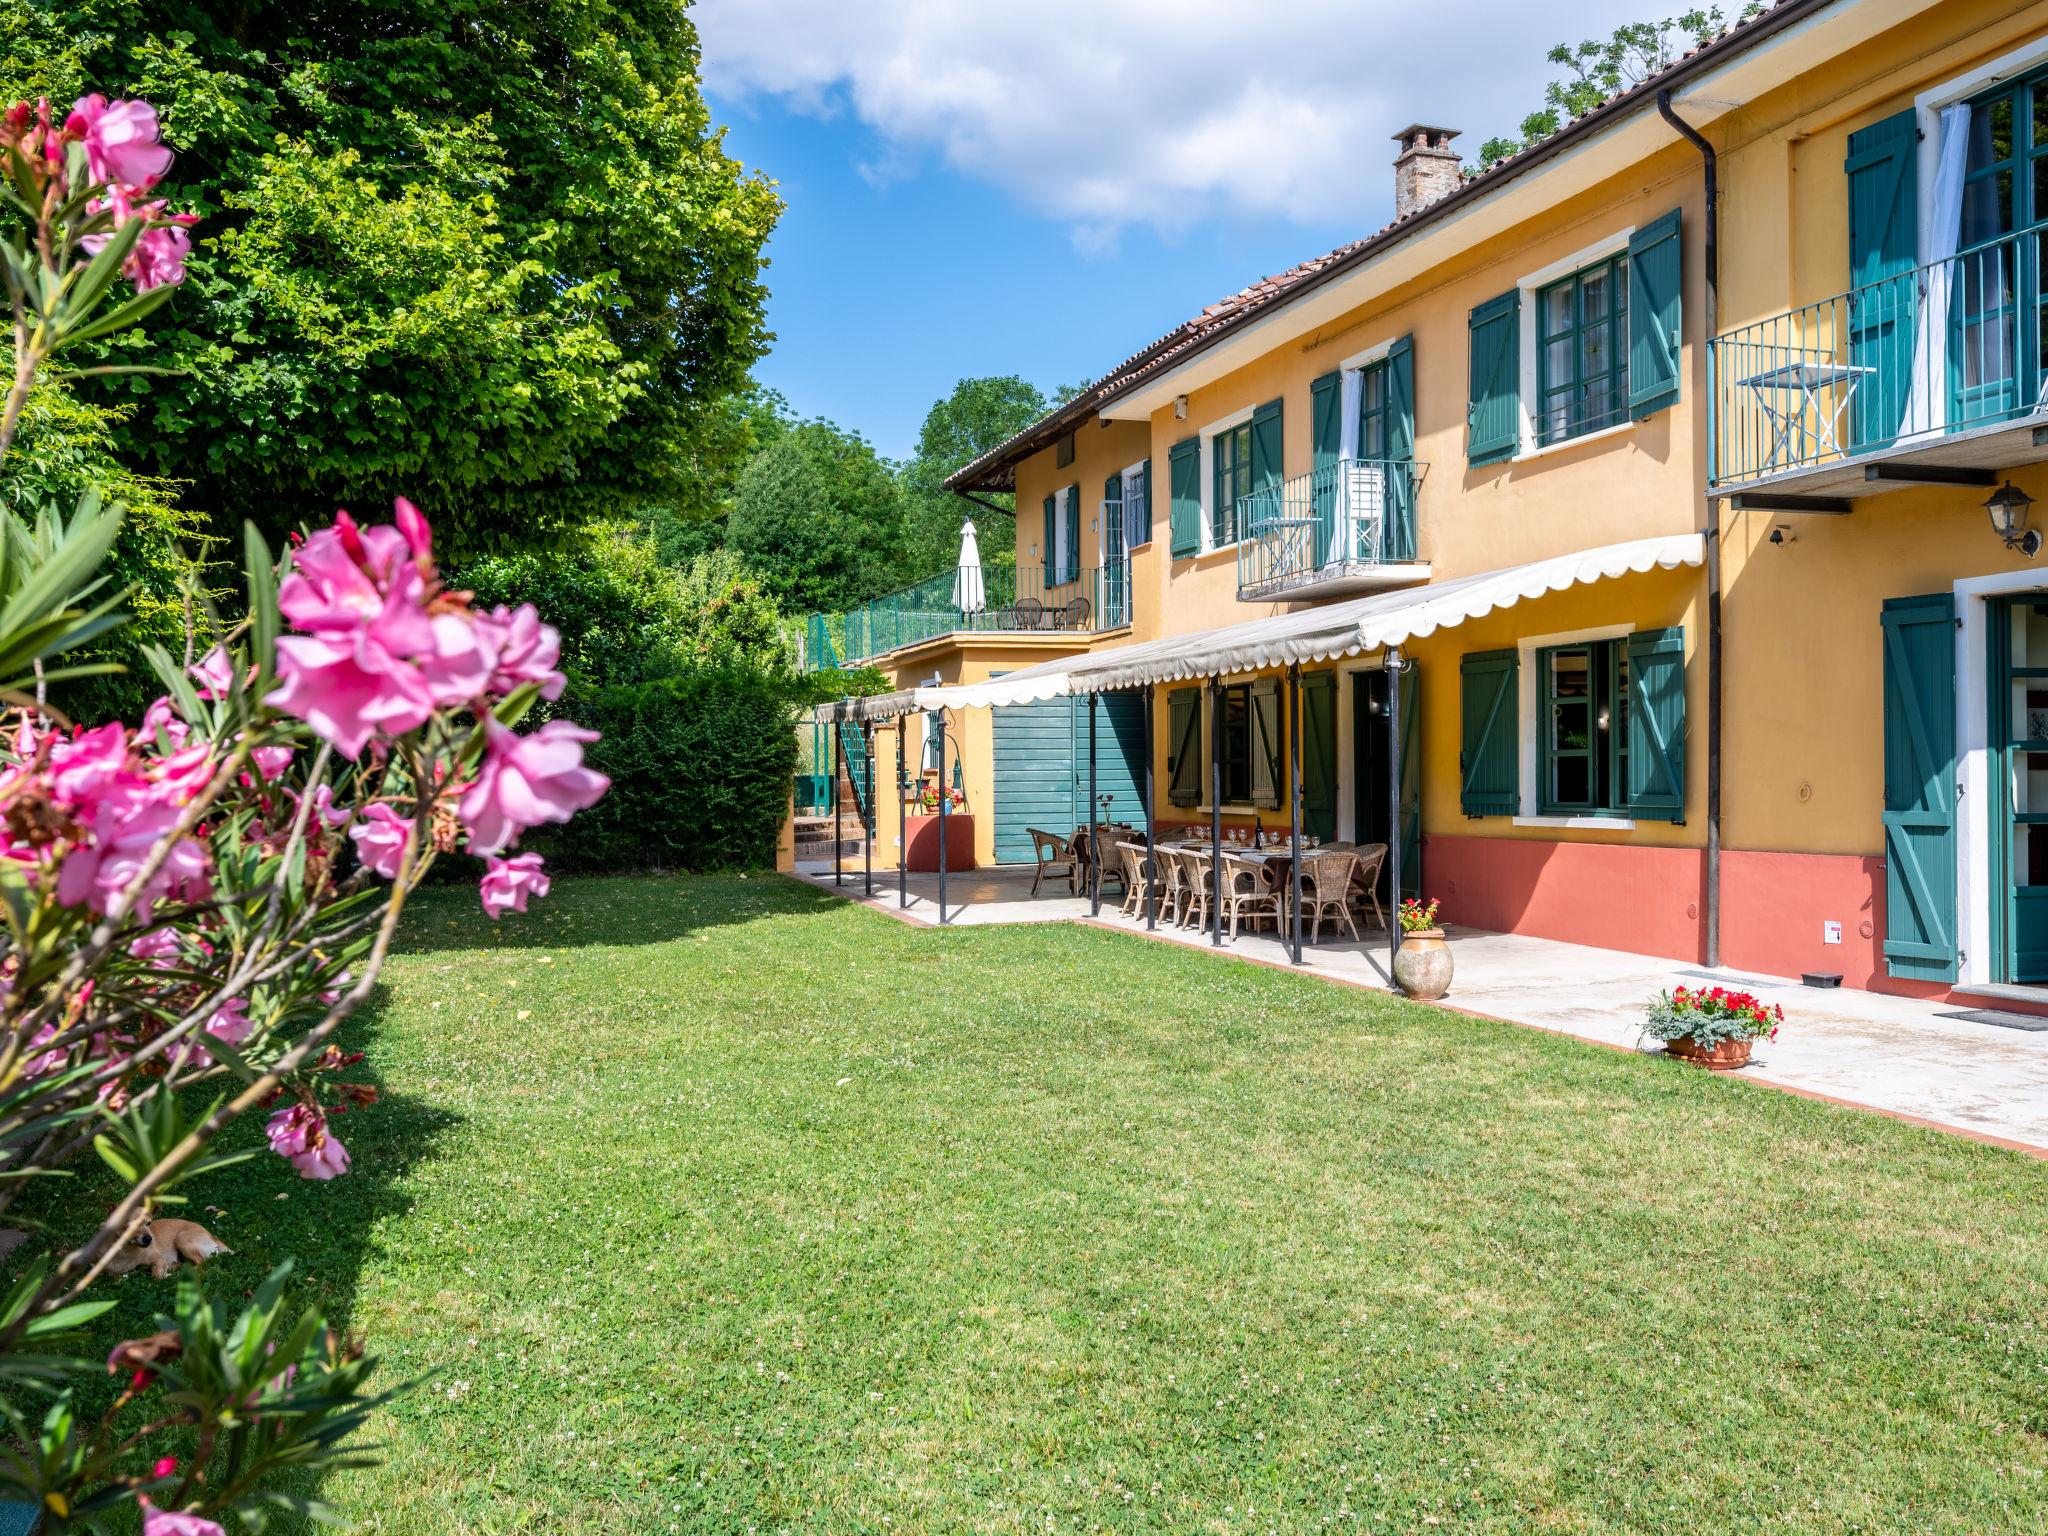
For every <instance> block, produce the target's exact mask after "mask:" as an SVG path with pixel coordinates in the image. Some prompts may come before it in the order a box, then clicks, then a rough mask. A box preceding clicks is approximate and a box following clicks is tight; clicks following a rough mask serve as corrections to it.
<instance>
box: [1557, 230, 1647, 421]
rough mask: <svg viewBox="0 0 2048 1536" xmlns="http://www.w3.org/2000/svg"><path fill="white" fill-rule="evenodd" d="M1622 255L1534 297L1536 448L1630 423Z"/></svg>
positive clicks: (1626, 284) (1625, 283)
mask: <svg viewBox="0 0 2048 1536" xmlns="http://www.w3.org/2000/svg"><path fill="white" fill-rule="evenodd" d="M1628 300H1629V276H1628V257H1627V256H1626V255H1625V254H1623V253H1621V252H1617V253H1616V254H1614V255H1613V256H1609V257H1607V258H1606V259H1604V260H1601V261H1596V262H1594V263H1592V264H1591V265H1590V266H1584V267H1581V268H1580V269H1579V270H1578V271H1576V272H1574V273H1572V274H1571V275H1570V276H1569V277H1564V278H1560V279H1559V280H1558V281H1556V282H1554V283H1550V284H1547V285H1546V286H1544V287H1542V288H1540V289H1538V290H1537V292H1536V411H1535V417H1536V442H1537V444H1538V445H1539V446H1547V445H1548V444H1551V443H1561V442H1563V441H1565V440H1566V439H1567V438H1573V437H1583V436H1585V435H1586V434H1587V433H1588V432H1599V431H1602V430H1604V429H1606V428H1608V427H1612V426H1616V425H1618V424H1619V423H1621V422H1623V421H1626V420H1627V419H1628V413H1629V378H1628V365H1629V341H1628V337H1629V314H1628Z"/></svg>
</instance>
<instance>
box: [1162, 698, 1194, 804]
mask: <svg viewBox="0 0 2048 1536" xmlns="http://www.w3.org/2000/svg"><path fill="white" fill-rule="evenodd" d="M1166 745H1167V754H1166V782H1167V793H1166V797H1167V799H1169V800H1171V801H1172V802H1173V803H1174V804H1175V805H1200V804H1201V803H1202V690H1201V689H1199V688H1176V689H1174V690H1173V692H1171V693H1169V694H1168V695H1167V696H1166Z"/></svg>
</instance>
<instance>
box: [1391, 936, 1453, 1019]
mask: <svg viewBox="0 0 2048 1536" xmlns="http://www.w3.org/2000/svg"><path fill="white" fill-rule="evenodd" d="M1394 985H1395V986H1397V987H1399V988H1400V989H1401V990H1402V991H1403V992H1405V993H1406V994H1407V995H1408V996H1410V997H1412V998H1414V999H1415V1000H1416V1001H1417V1002H1423V1003H1427V1002H1433V1001H1435V1000H1436V999H1437V998H1439V997H1442V996H1443V995H1444V994H1445V993H1446V992H1448V991H1450V990H1451V946H1450V945H1449V944H1447V943H1445V942H1444V931H1443V929H1441V928H1423V929H1419V930H1417V931H1416V932H1414V933H1404V934H1402V935H1401V947H1400V948H1399V949H1397V950H1395V951H1394Z"/></svg>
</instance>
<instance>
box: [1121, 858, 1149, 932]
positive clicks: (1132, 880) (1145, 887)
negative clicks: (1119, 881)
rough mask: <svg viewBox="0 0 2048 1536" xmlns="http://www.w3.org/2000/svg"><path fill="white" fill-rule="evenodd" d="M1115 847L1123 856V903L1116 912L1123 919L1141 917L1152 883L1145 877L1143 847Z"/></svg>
mask: <svg viewBox="0 0 2048 1536" xmlns="http://www.w3.org/2000/svg"><path fill="white" fill-rule="evenodd" d="M1116 846H1117V850H1118V851H1119V852H1120V853H1122V854H1123V856H1124V903H1123V905H1122V906H1121V907H1120V908H1118V909H1117V910H1118V911H1120V912H1122V913H1123V915H1124V916H1125V917H1143V916H1144V915H1145V900H1146V898H1147V897H1148V896H1150V895H1151V893H1152V882H1151V880H1149V879H1148V878H1146V875H1145V845H1144V844H1143V843H1118V844H1117V845H1116Z"/></svg>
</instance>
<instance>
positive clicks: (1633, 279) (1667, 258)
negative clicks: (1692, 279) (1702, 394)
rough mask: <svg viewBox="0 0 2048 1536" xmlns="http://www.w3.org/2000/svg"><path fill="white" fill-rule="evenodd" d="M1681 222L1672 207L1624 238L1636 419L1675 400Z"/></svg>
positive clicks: (1681, 305)
mask: <svg viewBox="0 0 2048 1536" xmlns="http://www.w3.org/2000/svg"><path fill="white" fill-rule="evenodd" d="M1684 233H1685V231H1684V221H1683V219H1682V217H1681V216H1680V213H1679V210H1678V209H1676V208H1674V209H1672V210H1671V211H1670V212H1669V213H1667V214H1665V215H1664V216H1663V217H1662V218H1660V219H1658V220H1656V221H1655V222H1654V223H1652V224H1650V225H1649V226H1647V227H1646V228H1643V229H1639V230H1637V231H1636V232H1635V233H1634V234H1633V235H1631V236H1630V237H1629V242H1628V404H1629V411H1630V413H1631V414H1632V415H1634V417H1635V418H1636V419H1637V420H1638V421H1640V420H1642V419H1643V417H1645V416H1650V415H1654V414H1655V413H1656V412H1658V411H1661V410H1663V409H1664V408H1665V407H1666V406H1670V405H1676V404H1677V403H1678V383H1679V380H1678V356H1679V341H1680V338H1681V336H1682V335H1683V333H1684V328H1685V319H1684V316H1685V256H1684V252H1685V239H1684Z"/></svg>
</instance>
